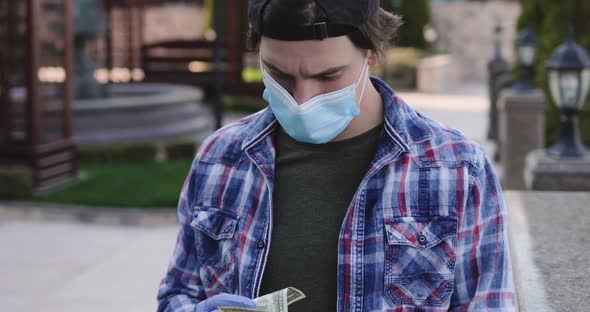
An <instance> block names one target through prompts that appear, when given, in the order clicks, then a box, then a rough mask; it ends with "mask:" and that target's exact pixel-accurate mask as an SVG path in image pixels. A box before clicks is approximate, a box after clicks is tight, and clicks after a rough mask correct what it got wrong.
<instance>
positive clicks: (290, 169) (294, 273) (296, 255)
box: [260, 125, 383, 312]
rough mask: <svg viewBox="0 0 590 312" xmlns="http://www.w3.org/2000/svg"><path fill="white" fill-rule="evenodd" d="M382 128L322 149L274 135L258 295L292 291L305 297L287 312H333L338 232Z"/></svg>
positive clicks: (366, 168) (278, 134)
mask: <svg viewBox="0 0 590 312" xmlns="http://www.w3.org/2000/svg"><path fill="white" fill-rule="evenodd" d="M382 128H383V125H379V126H378V127H375V128H374V129H372V130H369V131H368V132H366V133H364V134H361V135H359V136H356V137H353V138H350V139H347V140H344V141H339V142H330V143H326V144H306V143H301V142H297V141H295V140H294V139H292V138H291V137H289V135H287V134H286V133H285V132H284V131H283V130H282V129H280V130H279V131H277V134H276V144H275V145H276V152H277V155H276V169H275V181H274V185H275V187H274V194H273V230H272V236H271V245H270V250H269V255H268V261H267V264H266V268H265V271H264V276H263V280H262V287H261V290H260V294H261V295H263V294H267V293H271V292H274V291H277V290H280V289H283V288H285V287H289V286H292V287H295V288H298V289H300V290H301V291H303V292H304V293H305V294H306V296H307V298H306V299H304V300H302V301H299V302H296V303H294V304H293V305H291V306H289V311H290V312H299V311H305V312H308V311H336V300H337V293H336V290H337V289H336V288H337V264H338V236H339V234H340V228H341V227H342V222H343V220H344V216H345V215H346V212H347V210H348V206H349V205H350V203H351V201H352V198H353V197H354V194H355V192H356V190H357V188H358V187H359V184H360V182H361V180H362V179H363V177H364V175H365V174H366V172H367V171H368V169H369V166H370V164H371V161H372V160H373V156H374V155H375V151H376V148H377V144H378V142H379V136H380V133H381V129H382Z"/></svg>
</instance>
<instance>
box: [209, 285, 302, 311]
mask: <svg viewBox="0 0 590 312" xmlns="http://www.w3.org/2000/svg"><path fill="white" fill-rule="evenodd" d="M303 298H305V295H304V294H303V292H301V290H299V289H297V288H293V287H289V288H285V289H282V290H279V291H275V292H273V293H271V294H268V295H264V296H262V297H258V298H256V299H253V300H254V302H255V303H256V308H254V309H249V308H234V307H218V308H217V309H218V310H219V312H287V311H289V309H288V308H287V307H288V306H289V305H290V304H292V303H293V302H297V301H299V300H301V299H303Z"/></svg>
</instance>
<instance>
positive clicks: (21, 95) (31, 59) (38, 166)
mask: <svg viewBox="0 0 590 312" xmlns="http://www.w3.org/2000/svg"><path fill="white" fill-rule="evenodd" d="M72 14H73V7H72V1H71V0H1V1H0V108H1V109H0V166H8V167H10V166H18V167H27V168H29V169H30V173H31V175H32V181H33V187H34V189H36V190H44V189H48V188H51V187H54V186H56V185H60V184H62V183H64V182H66V181H68V180H71V179H72V178H73V177H75V176H76V175H77V159H76V147H75V144H74V141H73V138H72V122H73V121H72V55H73V54H72V52H73V51H72V41H73V40H72V38H73V22H74V21H73V15H72ZM47 68H53V69H54V75H53V76H54V77H53V78H48V79H45V80H43V79H40V77H41V76H43V75H44V71H43V70H42V69H47Z"/></svg>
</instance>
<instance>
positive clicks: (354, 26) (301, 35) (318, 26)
mask: <svg viewBox="0 0 590 312" xmlns="http://www.w3.org/2000/svg"><path fill="white" fill-rule="evenodd" d="M272 1H277V0H250V8H249V20H250V26H251V27H252V30H253V31H254V32H256V33H257V34H258V35H260V36H266V37H269V38H272V39H277V40H286V41H300V40H324V39H326V38H331V37H339V36H344V35H348V34H351V33H353V32H355V31H356V30H358V28H359V26H361V25H362V24H364V23H365V22H366V21H367V20H368V19H369V18H370V17H372V16H373V15H375V13H377V11H378V10H379V0H314V2H315V3H317V5H318V6H319V8H320V10H321V11H322V12H323V13H324V15H325V19H323V20H322V21H318V22H316V23H315V24H313V25H310V26H304V25H296V24H295V23H294V22H293V20H294V19H295V17H294V16H291V17H289V16H288V14H289V13H288V12H289V11H291V12H292V11H293V10H289V8H285V10H281V12H284V13H281V14H282V15H281V16H275V17H271V18H268V19H267V20H265V19H264V18H263V16H264V10H265V9H266V7H267V5H268V4H269V3H270V2H272ZM296 2H298V0H290V1H282V3H281V5H286V6H288V5H289V4H293V3H296Z"/></svg>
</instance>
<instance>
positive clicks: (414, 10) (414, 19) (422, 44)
mask: <svg viewBox="0 0 590 312" xmlns="http://www.w3.org/2000/svg"><path fill="white" fill-rule="evenodd" d="M428 3H429V1H428V0H402V2H401V4H400V8H399V12H398V13H399V14H400V15H401V16H402V19H403V22H404V24H403V25H402V27H401V29H400V33H399V39H398V45H399V46H401V47H414V48H418V49H423V50H425V49H426V48H427V47H428V44H427V42H426V39H425V38H424V27H425V26H426V25H427V24H428V23H429V21H430V6H429V4H428Z"/></svg>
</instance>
